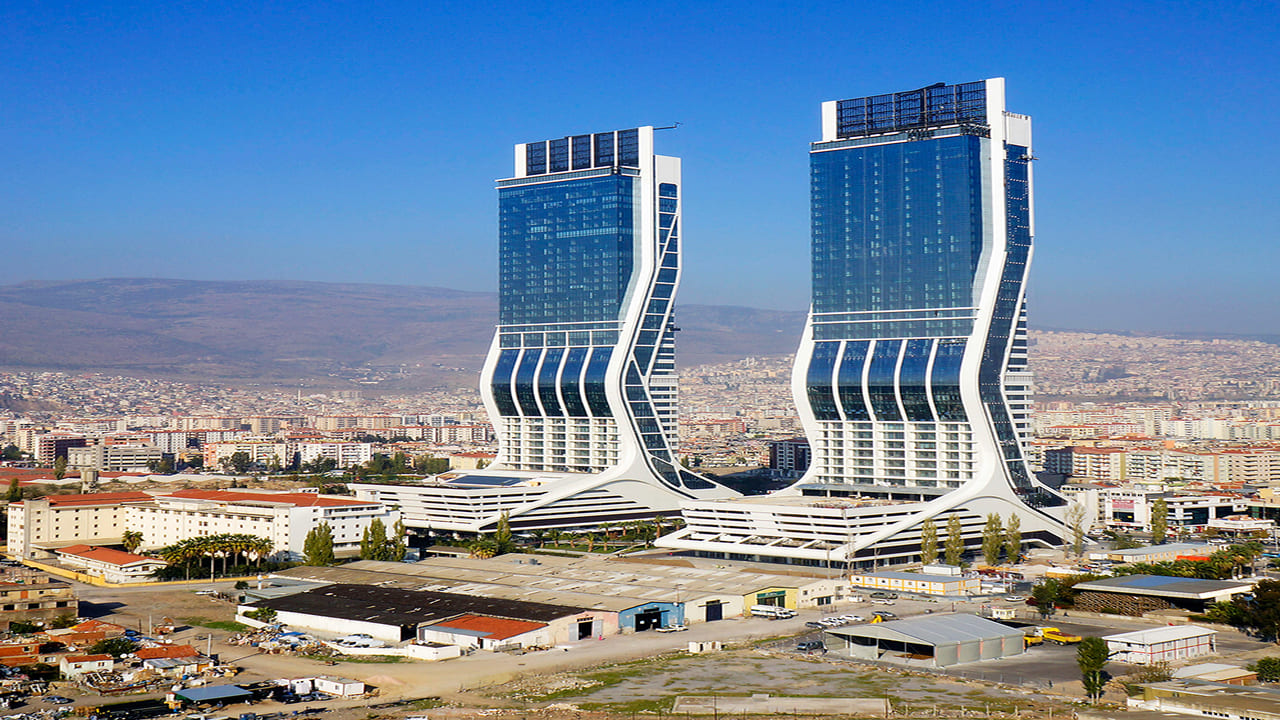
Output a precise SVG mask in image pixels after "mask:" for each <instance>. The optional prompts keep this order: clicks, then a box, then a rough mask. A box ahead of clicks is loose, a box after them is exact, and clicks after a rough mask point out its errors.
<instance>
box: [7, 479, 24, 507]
mask: <svg viewBox="0 0 1280 720" xmlns="http://www.w3.org/2000/svg"><path fill="white" fill-rule="evenodd" d="M5 499H6V500H8V501H9V502H17V501H19V500H21V499H22V488H21V487H20V486H19V485H18V478H14V479H12V480H10V481H9V494H8V495H7V496H6V497H5Z"/></svg>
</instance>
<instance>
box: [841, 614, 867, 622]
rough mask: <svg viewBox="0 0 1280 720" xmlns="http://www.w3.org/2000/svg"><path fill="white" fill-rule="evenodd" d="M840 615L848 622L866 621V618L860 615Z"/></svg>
mask: <svg viewBox="0 0 1280 720" xmlns="http://www.w3.org/2000/svg"><path fill="white" fill-rule="evenodd" d="M841 617H843V618H844V619H845V620H847V621H848V622H866V621H867V619H866V618H864V617H862V616H861V615H842V616H841Z"/></svg>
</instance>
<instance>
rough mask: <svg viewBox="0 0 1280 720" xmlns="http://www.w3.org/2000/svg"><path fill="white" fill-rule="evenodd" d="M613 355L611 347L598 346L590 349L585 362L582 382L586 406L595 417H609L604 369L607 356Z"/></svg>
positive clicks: (607, 362)
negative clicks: (589, 357) (589, 356)
mask: <svg viewBox="0 0 1280 720" xmlns="http://www.w3.org/2000/svg"><path fill="white" fill-rule="evenodd" d="M612 356H613V348H611V347H598V348H595V349H594V350H592V352H591V359H590V360H589V361H588V362H587V374H586V381H585V382H584V383H583V385H584V389H585V390H586V393H585V394H586V396H587V407H589V408H590V409H591V414H592V415H594V416H596V417H610V416H612V415H613V412H612V411H611V410H610V409H609V396H608V394H607V393H606V392H605V382H606V371H607V370H608V368H609V358H610V357H612Z"/></svg>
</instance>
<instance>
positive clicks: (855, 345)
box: [837, 340, 871, 420]
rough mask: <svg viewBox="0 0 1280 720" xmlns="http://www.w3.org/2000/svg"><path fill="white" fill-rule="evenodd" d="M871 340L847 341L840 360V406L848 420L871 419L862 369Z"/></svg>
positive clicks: (838, 380) (838, 383) (838, 378)
mask: <svg viewBox="0 0 1280 720" xmlns="http://www.w3.org/2000/svg"><path fill="white" fill-rule="evenodd" d="M870 345H871V343H870V342H868V341H866V340H863V341H860V342H859V341H850V342H848V343H845V349H844V357H843V359H842V360H841V361H840V373H839V375H838V377H837V385H838V387H839V395H840V407H842V408H844V417H845V419H846V420H870V419H871V414H870V412H869V411H868V410H867V401H866V398H865V397H864V396H863V394H862V369H863V367H864V365H865V364H866V360H867V349H868V348H869V346H870Z"/></svg>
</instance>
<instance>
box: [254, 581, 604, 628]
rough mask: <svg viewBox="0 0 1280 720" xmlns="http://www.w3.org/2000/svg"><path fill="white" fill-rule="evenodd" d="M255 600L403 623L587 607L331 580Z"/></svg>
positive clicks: (534, 615) (534, 616) (533, 616)
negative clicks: (330, 582) (285, 594)
mask: <svg viewBox="0 0 1280 720" xmlns="http://www.w3.org/2000/svg"><path fill="white" fill-rule="evenodd" d="M254 606H255V607H267V608H271V609H273V610H277V611H283V612H296V613H304V614H308V615H319V616H323V617H337V618H342V619H345V620H358V621H362V622H372V623H380V624H384V625H398V626H400V627H409V626H414V627H416V626H417V625H418V624H420V623H423V622H429V621H433V620H441V619H444V618H448V617H452V616H455V615H463V614H467V613H475V614H483V615H491V616H494V617H503V618H511V619H517V620H533V621H539V622H541V621H551V620H555V619H557V618H561V617H564V616H566V615H575V614H578V613H581V612H584V610H585V608H581V607H574V606H570V605H553V604H549V603H534V602H525V601H521V600H504V599H499V598H489V597H477V596H475V595H464V594H460V593H446V592H434V591H428V590H402V589H400V588H393V587H376V586H372V585H349V584H339V585H327V586H325V587H322V588H316V589H315V590H307V591H305V592H301V593H297V594H296V595H288V596H285V597H279V598H271V599H268V600H262V601H259V602H257V603H254Z"/></svg>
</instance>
